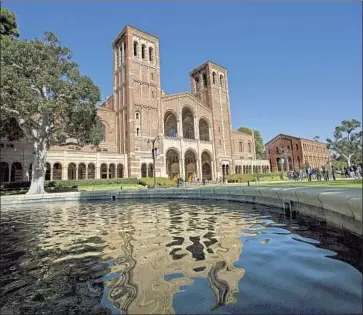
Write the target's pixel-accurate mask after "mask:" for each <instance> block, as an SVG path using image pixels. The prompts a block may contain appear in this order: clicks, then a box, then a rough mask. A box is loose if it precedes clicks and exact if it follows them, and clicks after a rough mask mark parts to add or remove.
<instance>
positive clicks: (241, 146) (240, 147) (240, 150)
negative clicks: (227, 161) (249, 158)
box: [239, 141, 243, 152]
mask: <svg viewBox="0 0 363 315" xmlns="http://www.w3.org/2000/svg"><path fill="white" fill-rule="evenodd" d="M239 152H243V144H242V141H240V142H239Z"/></svg>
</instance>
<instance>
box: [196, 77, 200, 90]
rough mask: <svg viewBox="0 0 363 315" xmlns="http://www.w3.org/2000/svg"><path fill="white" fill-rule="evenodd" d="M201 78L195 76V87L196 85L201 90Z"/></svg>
mask: <svg viewBox="0 0 363 315" xmlns="http://www.w3.org/2000/svg"><path fill="white" fill-rule="evenodd" d="M199 83H200V82H199V78H198V77H197V78H195V87H196V89H197V91H198V90H199V88H200V85H199Z"/></svg>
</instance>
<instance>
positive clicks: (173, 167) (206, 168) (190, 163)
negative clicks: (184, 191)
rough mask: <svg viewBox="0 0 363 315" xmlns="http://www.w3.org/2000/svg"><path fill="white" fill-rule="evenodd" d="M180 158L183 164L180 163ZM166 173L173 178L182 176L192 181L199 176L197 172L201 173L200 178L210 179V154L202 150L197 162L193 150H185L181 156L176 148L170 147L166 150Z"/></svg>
mask: <svg viewBox="0 0 363 315" xmlns="http://www.w3.org/2000/svg"><path fill="white" fill-rule="evenodd" d="M182 160H183V162H184V163H183V164H184V165H182V163H181V162H182ZM200 163H201V164H200ZM198 168H201V169H198ZM200 171H201V172H200ZM166 173H167V175H168V177H169V178H170V179H173V180H176V179H177V178H178V177H184V179H185V180H186V181H193V180H196V179H198V178H199V176H198V174H200V175H201V177H202V178H200V179H202V180H203V179H206V180H212V156H211V154H210V153H209V152H207V151H203V152H202V154H201V157H200V162H199V158H198V155H197V153H196V152H195V151H194V150H191V149H188V150H186V151H185V153H184V156H183V157H182V156H181V154H180V153H179V151H178V150H177V149H175V148H170V149H169V150H168V151H167V152H166ZM182 174H184V176H182Z"/></svg>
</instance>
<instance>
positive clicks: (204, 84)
mask: <svg viewBox="0 0 363 315" xmlns="http://www.w3.org/2000/svg"><path fill="white" fill-rule="evenodd" d="M194 81H195V87H196V90H197V91H198V90H200V89H201V88H202V87H204V88H206V87H207V86H208V77H207V74H206V73H205V72H203V73H202V75H201V81H200V78H199V76H196V77H195V78H194ZM217 81H218V75H217V73H216V72H215V71H213V72H212V82H213V84H218V83H219V85H220V86H221V87H225V86H226V83H225V79H224V76H223V74H220V75H219V82H217Z"/></svg>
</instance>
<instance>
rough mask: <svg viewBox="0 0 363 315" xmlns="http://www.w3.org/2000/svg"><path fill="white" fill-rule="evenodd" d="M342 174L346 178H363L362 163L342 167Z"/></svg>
mask: <svg viewBox="0 0 363 315" xmlns="http://www.w3.org/2000/svg"><path fill="white" fill-rule="evenodd" d="M340 175H341V176H342V177H346V178H362V177H363V173H362V167H361V166H360V165H356V164H353V165H351V166H348V167H342V168H341V169H340Z"/></svg>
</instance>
